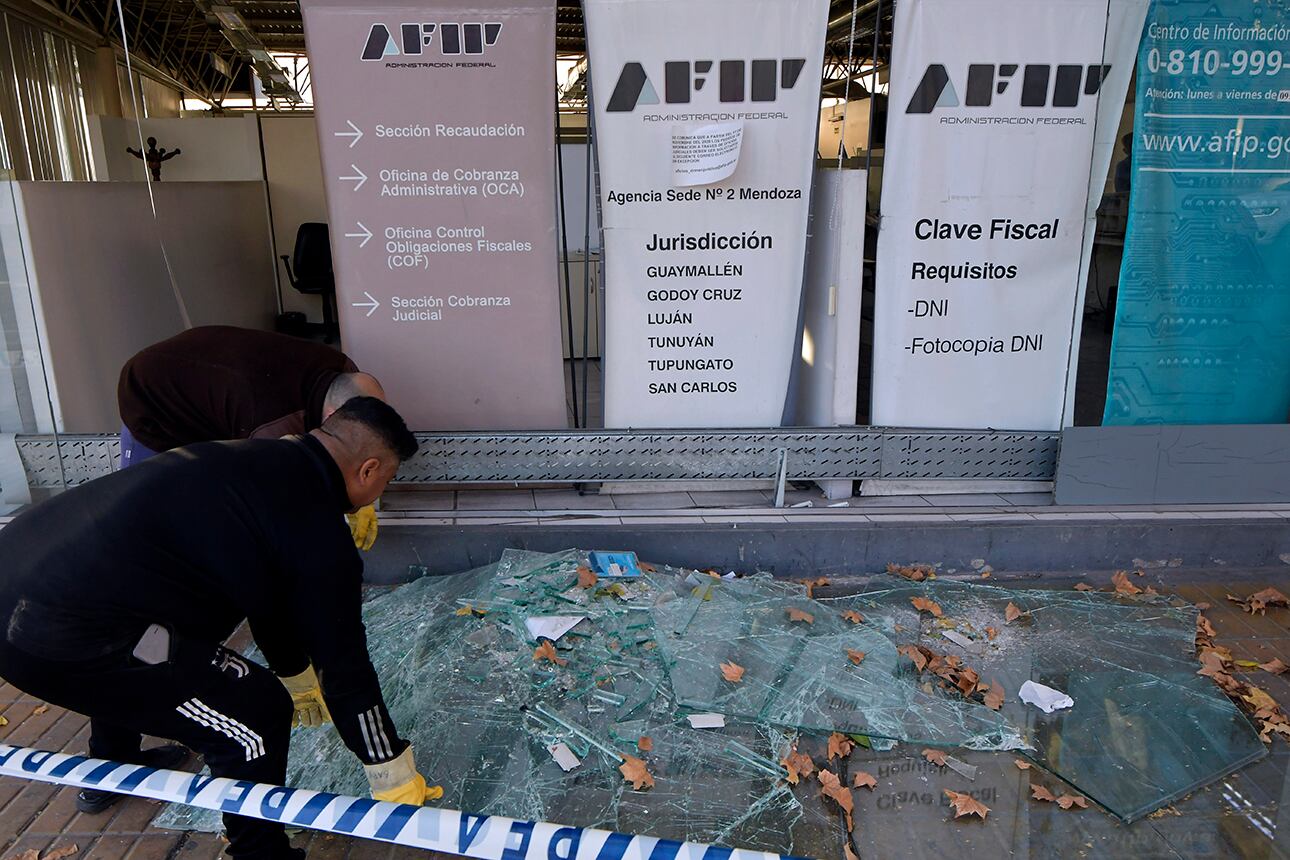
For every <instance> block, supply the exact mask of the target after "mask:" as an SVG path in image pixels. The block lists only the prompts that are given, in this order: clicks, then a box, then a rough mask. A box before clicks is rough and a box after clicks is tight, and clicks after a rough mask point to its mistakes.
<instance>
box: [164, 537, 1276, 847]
mask: <svg viewBox="0 0 1290 860" xmlns="http://www.w3.org/2000/svg"><path fill="white" fill-rule="evenodd" d="M584 563H585V553H583V552H581V551H575V550H570V551H567V552H564V553H558V554H554V555H541V554H536V553H528V552H520V551H513V550H508V551H507V552H506V553H505V555H504V556H503V558H502V559H501V561H500V562H499V563H497V564H495V565H490V566H488V567H485V568H481V569H479V570H477V571H472V572H469V573H463V574H457V575H454V576H445V577H428V578H423V579H420V580H417V581H416V582H413V583H410V584H408V585H405V586H402V587H399V588H396V589H393V590H384V591H383V592H382V593H379V594H378V595H376V596H375V597H372V598H371V599H370V600H369V601H368V602H367V604H366V605H365V607H364V618H365V621H366V624H367V630H368V641H369V650H370V651H371V653H372V658H373V663H374V664H375V666H376V669H377V671H378V673H379V674H380V677H381V679H382V684H383V688H384V691H385V696H386V700H387V703H388V704H389V707H390V711H391V714H392V716H393V718H394V720H395V722H396V724H397V725H398V726H399V729H400V733H401V734H403V735H404V736H405V737H407V738H409V739H410V740H411V741H412V742H413V744H414V746H415V747H416V751H417V762H418V765H419V767H420V768H421V770H422V772H423V773H425V774H426V776H427V777H428V778H430V779H431V780H432V781H434V782H439V783H441V784H442V785H443V787H444V789H445V797H444V799H443V801H442V803H443V805H445V806H448V807H452V808H456V809H463V810H469V811H472V812H481V813H490V814H497V815H506V816H512V817H516V818H525V819H538V820H547V821H555V822H559V823H563V824H570V825H579V826H590V827H601V828H606V829H613V830H619V831H623V832H629V833H641V834H647V835H651V836H657V837H662V838H671V839H691V840H695V841H703V842H715V843H720V844H725V845H730V846H738V847H745V848H754V849H761V850H767V851H777V852H781V853H786V854H796V855H799V856H813V857H837V856H840V854H841V840H842V838H843V837H842V835H841V834H842V832H843V831H842V830H840V828H839V819H838V815H837V808H836V806H834V805H832V802H831V801H829V802H828V803H829V805H828V806H826V805H825V802H824V801H822V800H821V799H820V797H819V786H818V785H817V784H815V783H813V782H810V781H807V780H804V781H803V783H802V784H801V785H799V786H797V787H796V788H794V787H791V786H788V785H787V784H786V783H785V781H784V777H785V770H784V768H783V767H782V766H781V765H780V764H779V762H780V760H781V759H783V758H784V757H785V755H786V753H787V752H788V751H789V749H790V747H791V745H792V744H793V742H794V741H795V739H796V737H797V735H798V733H799V732H801V733H802V734H811V735H821V734H828V733H829V732H831V731H836V730H840V731H845V732H851V733H856V734H861V735H867V736H869V737H871V738H873V746H874V747H875V748H882V747H884V746H890V743H891V742H892V741H906V742H909V743H914V744H919V745H930V746H942V747H967V748H971V749H977V750H1003V749H1016V750H1018V751H1019V752H1020V753H1021V754H1023V755H1026V756H1027V757H1029V758H1031V759H1032V760H1033V761H1035V762H1036V763H1038V764H1040V765H1042V766H1043V767H1045V768H1048V769H1050V770H1052V771H1053V772H1054V773H1055V774H1056V775H1058V776H1059V777H1060V778H1061V779H1064V780H1066V781H1067V782H1069V783H1071V784H1072V785H1074V786H1075V787H1076V788H1077V789H1078V790H1080V791H1082V792H1083V793H1085V794H1087V795H1088V796H1089V797H1090V798H1091V799H1093V800H1096V801H1097V802H1098V803H1101V804H1102V805H1104V806H1105V807H1106V808H1107V809H1109V810H1110V811H1111V812H1113V813H1114V814H1116V815H1117V816H1119V817H1121V818H1122V819H1125V820H1133V819H1135V818H1137V817H1140V816H1141V815H1144V814H1146V813H1147V812H1150V811H1151V810H1153V809H1155V808H1158V807H1160V806H1163V805H1165V804H1167V803H1170V802H1172V800H1174V799H1176V798H1177V797H1179V796H1181V795H1184V794H1186V793H1188V792H1189V791H1191V790H1193V789H1194V788H1196V787H1198V786H1200V785H1203V784H1204V783H1206V782H1208V781H1210V780H1213V779H1215V778H1217V777H1219V776H1221V775H1223V774H1224V773H1227V772H1229V771H1231V770H1233V769H1235V768H1238V767H1240V766H1242V765H1244V764H1246V763H1248V762H1250V761H1253V760H1254V759H1256V758H1258V757H1260V756H1262V755H1263V754H1265V750H1264V747H1263V745H1262V743H1260V742H1259V740H1258V737H1257V735H1256V734H1255V732H1254V730H1253V728H1252V727H1251V726H1250V724H1249V723H1248V721H1247V720H1246V719H1245V717H1244V716H1243V715H1242V714H1241V713H1240V712H1239V711H1238V710H1237V709H1236V708H1235V707H1234V706H1233V705H1232V704H1231V703H1230V702H1229V701H1228V699H1227V698H1226V697H1225V696H1223V694H1222V693H1221V692H1220V691H1219V690H1218V688H1217V687H1216V686H1215V685H1214V684H1213V683H1212V682H1211V681H1209V679H1207V678H1202V677H1198V676H1197V675H1196V674H1195V671H1196V664H1195V657H1194V649H1193V636H1194V630H1195V619H1196V612H1195V610H1194V609H1192V608H1189V607H1186V606H1185V605H1182V604H1179V605H1177V606H1174V605H1169V604H1168V603H1166V602H1165V601H1164V600H1163V599H1159V598H1156V599H1151V600H1142V599H1122V598H1117V597H1115V596H1114V595H1110V594H1105V593H1080V592H1048V591H1026V590H1007V589H1001V588H992V587H987V586H977V585H963V584H957V583H953V582H946V581H935V582H927V583H921V584H917V585H915V584H912V583H904V582H903V581H900V580H893V582H896V583H899V587H894V588H890V589H887V590H883V591H877V592H868V593H865V594H862V595H858V596H853V597H845V598H835V599H828V600H811V599H809V598H807V597H806V591H805V589H803V588H802V586H800V585H797V584H793V583H784V582H778V581H775V580H773V579H771V578H770V577H768V576H764V575H758V576H752V577H746V578H739V579H732V580H717V579H714V578H712V577H710V576H708V575H706V574H698V573H694V572H691V571H679V570H660V571H659V572H658V573H653V574H649V575H647V576H645V577H643V578H642V579H640V580H634V581H624V582H622V583H620V584H613V585H614V588H613V590H610V589H608V588H606V586H609V585H611V583H609V582H607V581H604V580H602V581H601V583H600V584H599V585H598V586H597V587H596V588H592V589H590V590H584V589H581V588H578V587H577V581H578V573H577V567H578V566H579V565H580V564H584ZM615 591H616V592H617V593H614V592H615ZM913 597H929V598H931V599H933V600H935V601H936V602H937V603H938V604H939V605H940V606H941V607H942V608H943V613H944V617H943V618H941V619H934V618H932V617H931V616H930V615H929V614H927V613H921V614H920V613H919V612H917V611H916V610H915V609H914V608H913V606H912V605H911V604H910V599H911V598H913ZM1010 602H1011V603H1014V604H1015V605H1016V606H1017V607H1018V608H1019V609H1021V610H1023V611H1025V612H1028V613H1029V614H1028V615H1025V616H1022V617H1021V618H1019V619H1017V620H1015V621H1013V622H1011V623H1005V622H1004V610H1005V607H1006V606H1007V604H1008V603H1010ZM467 607H469V608H470V609H468V608H467ZM790 608H793V609H799V610H801V611H802V612H805V613H807V614H809V615H810V616H811V618H812V621H811V623H806V622H805V621H800V620H799V621H794V620H792V619H791V618H790V617H789V613H788V611H787V610H788V609H790ZM471 609H473V610H482V611H483V613H484V614H482V615H480V614H478V612H477V611H476V612H472V611H471ZM847 611H855V612H859V613H860V614H861V615H863V621H861V622H859V623H853V622H852V621H850V620H846V619H845V618H843V613H844V612H847ZM551 615H565V616H567V615H585V616H587V620H585V621H583V622H582V623H580V624H578V625H577V626H576V627H574V628H573V629H572V630H571V631H570V632H568V633H567V634H565V635H564V636H563V637H562V638H561V639H560V640H559V641H558V642H557V643H556V646H555V647H556V653H557V655H558V656H559V657H560V658H561V659H565V660H568V663H567V665H564V666H559V665H555V664H552V663H549V662H535V660H534V657H533V649H534V647H535V646H536V644H537V643H536V642H535V641H534V640H533V638H532V637H531V636H530V635H529V632H528V630H527V629H526V627H525V620H526V619H528V618H531V617H534V616H551ZM987 627H991V628H993V629H995V630H996V631H997V634H996V636H995V637H994V638H993V639H991V638H990V636H989V635H987V633H986V628H987ZM946 632H951V633H955V634H956V635H957V636H960V637H963V638H962V640H961V641H964V642H967V644H968V646H969V647H967V648H964V647H962V646H961V645H959V644H955V643H954V642H952V641H951V640H950V639H947V638H945V636H944V635H943V634H944V633H946ZM910 644H919V645H922V646H924V647H926V648H929V649H931V650H933V651H936V652H939V653H942V654H955V655H957V656H959V657H960V658H961V659H962V661H963V663H964V664H965V665H967V666H970V667H972V668H974V669H976V670H977V671H979V673H980V675H981V679H982V681H998V682H999V683H1001V684H1002V685H1003V687H1004V689H1005V690H1006V693H1007V696H1006V702H1005V704H1004V705H1003V708H1002V709H1001V710H1000V711H992V710H990V709H989V708H987V707H985V706H984V705H982V704H979V703H976V702H969V701H965V700H964V699H963V698H962V697H961V696H960V695H959V694H958V693H951V692H945V691H944V690H943V689H942V688H941V687H940V685H937V684H934V683H932V682H934V681H935V680H936V679H934V678H931V677H930V676H928V675H923V676H921V677H920V676H919V675H918V673H917V672H916V671H915V668H914V665H913V663H912V662H911V661H910V659H909V658H908V657H905V656H899V655H898V654H897V650H896V649H897V648H898V647H900V646H904V645H910ZM847 649H852V650H854V651H863V652H864V653H865V657H864V658H863V660H862V661H861V663H860V664H859V665H856V664H854V663H853V662H852V661H851V660H849V659H848V655H847ZM726 661H732V662H735V663H737V664H739V665H740V666H743V667H744V668H745V670H746V671H745V674H744V677H743V679H742V681H740V682H739V683H730V682H728V681H725V680H724V679H723V678H722V674H721V670H720V664H721V663H722V662H726ZM1027 679H1032V680H1034V681H1036V682H1039V683H1043V684H1047V685H1049V686H1052V687H1055V688H1057V689H1059V690H1062V691H1064V692H1067V693H1069V694H1070V695H1071V696H1072V697H1073V698H1074V700H1075V706H1074V708H1072V709H1070V710H1066V711H1059V712H1057V713H1055V714H1052V715H1045V714H1043V713H1042V712H1040V711H1038V710H1037V709H1035V708H1033V707H1030V706H1027V705H1023V704H1021V703H1020V702H1019V701H1018V700H1017V696H1016V692H1017V689H1018V687H1019V686H1020V685H1021V683H1022V682H1023V681H1024V680H1027ZM705 711H711V712H717V713H721V714H724V715H726V717H727V723H726V727H725V728H722V729H694V728H691V726H690V724H689V723H688V722H687V720H686V716H687V715H688V714H691V713H695V712H705ZM641 737H649V738H651V739H652V741H653V749H652V751H650V752H645V753H642V752H639V751H638V750H637V742H638V740H639V739H640V738H641ZM884 740H885V743H884ZM556 744H565V745H566V746H567V747H568V748H569V750H571V751H572V752H573V754H574V755H575V756H576V757H577V758H578V759H579V760H580V762H581V763H580V765H579V766H577V767H574V768H573V769H572V770H571V771H569V772H568V773H566V772H564V771H563V770H562V769H561V767H560V766H559V765H558V764H557V763H556V762H555V761H554V759H553V758H552V754H551V752H550V748H551V747H552V746H553V745H556ZM623 755H636V756H638V757H640V758H642V759H644V760H645V761H646V763H647V766H648V768H649V770H650V772H651V773H652V774H653V776H654V778H655V779H656V785H655V786H654V788H652V789H650V790H647V791H640V792H638V791H633V790H632V789H631V787H630V785H627V784H626V783H625V782H624V781H623V778H622V776H621V774H620V773H619V771H618V765H619V764H620V763H621V757H622V756H623ZM817 764H820V765H823V764H824V761H823V758H822V757H821V758H819V759H817ZM288 782H289V784H291V785H295V786H299V787H303V788H310V789H317V790H326V791H333V792H339V793H345V794H354V795H358V796H362V795H364V794H365V793H366V790H367V786H366V781H365V780H364V778H363V774H362V770H361V768H360V767H359V764H358V762H357V760H356V759H354V757H353V756H352V755H351V754H350V753H349V752H348V751H347V750H346V749H345V748H344V746H343V745H342V744H341V743H340V740H339V738H338V737H337V736H336V734H335V732H334V730H333V729H330V728H328V727H324V728H323V729H297V730H296V733H295V735H294V736H293V743H292V751H291V765H290V773H289V777H288ZM156 823H157V824H158V825H159V826H164V827H180V828H189V829H205V830H214V829H217V828H218V827H219V822H218V819H217V818H216V817H215V816H213V815H211V814H209V813H205V812H203V811H201V810H193V809H189V808H185V807H172V808H171V809H170V810H168V811H167V812H166V813H164V814H163V815H162V816H160V817H159V818H158V819H157V822H156Z"/></svg>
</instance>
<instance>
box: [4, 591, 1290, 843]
mask: <svg viewBox="0 0 1290 860" xmlns="http://www.w3.org/2000/svg"><path fill="white" fill-rule="evenodd" d="M1218 575H1219V574H1218V573H1217V572H1215V571H1195V570H1186V569H1153V570H1148V571H1147V579H1146V581H1149V582H1152V583H1153V584H1154V585H1156V587H1157V588H1158V589H1160V590H1161V591H1172V592H1175V593H1177V594H1180V595H1181V596H1183V597H1185V598H1186V599H1188V600H1191V601H1193V602H1204V603H1209V604H1210V608H1209V609H1207V610H1206V611H1205V614H1206V617H1207V618H1209V619H1210V622H1211V623H1212V624H1213V625H1214V627H1215V629H1216V630H1217V632H1218V642H1219V644H1222V645H1225V646H1227V647H1228V648H1230V649H1231V650H1232V652H1233V654H1234V655H1235V656H1236V658H1237V659H1250V660H1258V661H1267V660H1270V659H1272V658H1273V657H1280V658H1281V659H1283V660H1286V661H1287V662H1290V610H1287V609H1273V610H1270V611H1269V612H1268V614H1267V615H1265V616H1253V615H1249V614H1246V613H1244V612H1242V611H1241V610H1240V608H1239V607H1237V606H1236V605H1235V604H1233V603H1230V602H1228V601H1227V600H1226V594H1227V593H1228V591H1229V590H1230V591H1231V592H1233V593H1235V594H1237V595H1238V596H1245V595H1248V594H1251V593H1253V592H1255V591H1258V590H1260V589H1262V588H1265V587H1267V586H1269V585H1270V586H1275V587H1277V588H1279V589H1281V590H1282V591H1285V592H1287V593H1290V568H1287V569H1286V571H1285V572H1281V571H1276V572H1275V573H1273V574H1270V575H1266V576H1260V577H1258V578H1256V579H1248V578H1247V579H1244V580H1241V581H1239V582H1233V583H1231V584H1228V583H1226V582H1224V581H1220V580H1218V579H1216V577H1217V576H1218ZM1223 575H1226V574H1225V573H1224V574H1223ZM1106 578H1107V577H1106V575H1104V574H1098V575H1096V576H1094V577H1090V579H1091V581H1092V583H1093V584H1095V585H1097V586H1099V587H1105V586H1106V585H1107V583H1106V582H1103V581H1101V580H1104V579H1106ZM1076 581H1077V580H1076V579H1075V578H1062V579H1056V578H1052V577H1049V578H1046V579H1045V580H1044V581H1043V584H1044V586H1045V587H1054V588H1064V587H1070V586H1072V585H1073V584H1074V583H1075V582H1076ZM993 582H994V584H1000V585H1013V586H1016V587H1025V586H1024V584H1023V583H1021V582H1018V581H1010V580H1008V579H1004V578H997V579H995V580H994V581H993ZM1252 680H1253V682H1254V683H1256V684H1258V685H1259V686H1261V687H1263V688H1264V689H1266V690H1267V691H1268V692H1269V693H1270V694H1271V695H1272V696H1273V697H1275V698H1276V699H1277V700H1278V701H1280V702H1282V703H1283V704H1285V705H1290V675H1287V676H1281V677H1277V676H1272V675H1269V674H1267V673H1266V672H1259V673H1256V674H1255V675H1254V676H1253V678H1252ZM41 706H42V703H41V702H39V701H37V700H34V699H31V698H29V697H26V696H24V695H22V694H21V693H20V692H19V691H17V690H16V689H14V688H13V687H12V686H9V685H4V684H0V709H2V710H0V714H3V716H5V717H6V718H7V719H8V721H9V724H8V725H7V726H4V727H0V740H3V741H5V742H9V743H14V744H20V745H23V746H31V747H36V748H41V749H48V750H61V751H67V752H83V751H84V750H85V748H86V741H87V737H88V724H87V721H86V719H85V718H84V717H81V716H80V715H78V714H73V713H69V712H66V711H63V710H62V709H59V708H54V707H51V708H48V709H44V708H42V707H41ZM1270 751H1271V755H1270V756H1268V757H1267V758H1265V759H1263V760H1262V761H1260V762H1258V763H1256V764H1255V765H1253V766H1251V767H1249V768H1246V769H1244V770H1242V771H1240V772H1238V773H1236V774H1233V775H1231V776H1229V777H1226V778H1224V779H1223V780H1220V781H1219V782H1217V783H1215V784H1213V785H1211V786H1210V787H1208V788H1206V789H1203V790H1202V791H1199V792H1197V793H1196V794H1195V795H1193V796H1192V797H1190V798H1188V799H1186V800H1184V801H1182V802H1180V803H1178V804H1176V807H1175V808H1174V809H1175V810H1176V814H1175V812H1169V813H1167V814H1165V815H1158V816H1154V817H1152V818H1150V819H1147V820H1144V821H1141V822H1138V823H1136V824H1134V825H1132V826H1131V827H1124V826H1122V825H1120V824H1119V823H1118V822H1117V821H1116V820H1115V819H1113V818H1111V817H1110V816H1108V815H1106V814H1104V813H1102V812H1100V811H1098V810H1096V809H1091V810H1087V811H1085V812H1082V813H1080V814H1079V816H1078V817H1077V818H1069V817H1061V816H1059V815H1058V814H1057V813H1055V812H1054V811H1053V810H1052V809H1047V808H1038V807H1037V808H1034V809H1031V808H1029V807H1023V808H1024V809H1026V814H1024V815H1022V814H1015V815H1014V817H1013V818H1011V819H1009V818H1008V817H1007V813H1006V812H1005V811H1004V810H1002V809H1000V810H997V813H999V814H997V815H995V816H992V817H991V818H992V821H997V822H998V824H997V825H996V824H994V823H992V824H991V825H990V829H989V830H988V831H983V830H981V829H979V828H978V829H974V828H971V827H960V826H955V825H952V824H949V823H945V822H944V821H943V819H944V814H943V813H941V812H939V811H938V810H936V809H923V810H909V816H908V817H893V813H894V812H895V811H896V810H894V809H892V807H890V806H887V807H884V806H883V802H882V798H883V797H884V795H882V794H881V793H875V794H874V795H872V796H871V795H868V794H862V795H861V801H862V805H861V806H859V807H858V809H857V813H858V814H857V820H858V824H859V827H860V828H861V830H862V831H864V830H865V829H866V828H867V829H868V830H869V832H870V833H871V834H873V839H874V841H873V842H872V843H871V844H872V845H873V846H874V851H873V852H871V853H869V854H862V856H865V857H867V858H868V857H880V856H886V855H885V854H883V852H882V850H879V849H878V847H877V846H879V845H881V844H883V843H884V842H885V843H886V844H887V845H890V844H891V840H892V839H893V838H894V837H893V835H892V834H893V833H895V831H890V830H887V829H886V828H897V829H898V830H900V831H902V832H904V831H906V830H908V829H909V828H915V829H916V830H917V831H918V837H917V840H916V841H910V842H907V843H901V844H902V846H903V847H902V853H903V854H904V856H909V857H919V858H922V857H926V858H944V857H954V856H974V853H973V852H974V851H976V850H978V849H982V848H984V844H983V842H982V840H984V839H987V835H988V837H989V838H988V841H989V842H990V846H989V847H990V852H989V856H999V857H1016V858H1018V860H1020V858H1027V860H1030V858H1038V857H1063V858H1064V857H1070V858H1090V857H1108V858H1118V857H1126V856H1134V857H1160V858H1169V860H1180V858H1193V857H1201V858H1227V857H1242V858H1261V860H1271V858H1278V857H1290V751H1288V750H1287V747H1286V744H1285V743H1284V742H1282V741H1279V740H1278V741H1275V742H1274V743H1273V745H1272V747H1271V750H1270ZM910 755H911V756H914V755H915V753H914V752H912V751H911V752H910ZM972 756H976V757H975V758H973V757H972ZM969 758H971V760H972V761H973V763H978V764H982V765H983V766H984V765H987V764H988V763H989V762H990V761H991V759H990V758H989V756H988V755H987V754H971V755H970V756H969ZM978 759H979V761H978ZM1005 764H1006V762H1005ZM196 765H197V762H196V761H193V762H191V763H190V767H191V768H192V769H196ZM1004 770H1005V771H1008V770H1010V765H1009V766H1008V767H1005V768H1004ZM1014 776H1015V774H1014ZM74 797H75V789H72V788H57V787H54V786H51V785H46V784H43V783H37V782H25V781H22V780H18V779H12V778H0V860H17V858H20V857H21V856H22V854H23V852H25V851H27V850H28V849H35V850H37V851H41V852H45V851H48V850H52V849H54V848H57V847H60V846H63V845H68V844H75V845H76V846H78V847H79V849H80V851H79V853H78V854H77V855H76V857H77V858H78V860H80V858H86V860H163V858H174V860H214V858H217V857H220V856H221V851H222V847H223V846H222V844H221V842H220V841H219V839H218V837H216V836H213V835H211V834H197V833H193V834H184V833H176V832H172V831H163V830H155V829H151V828H149V827H148V823H149V822H150V821H151V820H152V818H153V816H154V815H155V814H156V813H157V811H158V810H159V808H160V807H159V805H158V804H156V803H153V802H151V801H146V800H140V799H135V798H128V799H126V800H124V801H122V802H121V803H119V804H118V805H117V806H115V807H113V808H112V809H111V810H110V811H108V812H106V813H104V814H103V815H100V816H87V815H82V814H80V813H78V812H76V810H75V807H74V805H73V801H74ZM1040 806H1041V807H1042V806H1043V805H1040ZM923 819H926V822H925V823H924V822H923ZM1072 827H1076V828H1077V831H1078V834H1079V835H1078V838H1072V837H1073V834H1072V833H1071V832H1069V831H1070V828H1072ZM997 828H1001V829H997ZM996 836H997V838H996ZM897 841H899V840H897ZM295 843H296V844H297V845H299V846H302V847H305V848H306V849H307V850H308V852H309V857H310V858H311V860H394V858H400V860H402V858H408V859H409V860H410V858H434V857H443V856H445V855H433V854H430V853H427V852H423V851H417V850H413V849H406V848H396V847H392V846H388V845H383V844H379V843H374V842H366V841H361V840H354V839H349V838H342V837H332V836H326V835H321V834H312V833H309V834H301V835H299V836H297V837H296V838H295ZM874 852H876V853H874ZM1126 852H1127V853H1126ZM824 860H832V858H824Z"/></svg>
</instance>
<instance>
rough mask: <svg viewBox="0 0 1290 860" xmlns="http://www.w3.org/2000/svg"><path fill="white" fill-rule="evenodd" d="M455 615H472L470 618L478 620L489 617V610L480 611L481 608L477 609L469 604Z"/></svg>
mask: <svg viewBox="0 0 1290 860" xmlns="http://www.w3.org/2000/svg"><path fill="white" fill-rule="evenodd" d="M454 614H456V615H470V616H473V617H476V618H483V617H484V616H485V615H487V614H488V610H487V609H480V608H479V607H477V606H471V605H470V604H469V603H468V604H466V605H465V606H463V607H461V608H460V609H458V610H457V611H456V613H454Z"/></svg>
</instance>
